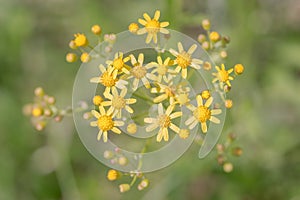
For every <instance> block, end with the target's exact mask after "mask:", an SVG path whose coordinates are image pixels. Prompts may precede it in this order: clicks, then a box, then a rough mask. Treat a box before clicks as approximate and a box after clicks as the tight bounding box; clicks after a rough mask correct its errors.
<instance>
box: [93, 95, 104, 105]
mask: <svg viewBox="0 0 300 200" xmlns="http://www.w3.org/2000/svg"><path fill="white" fill-rule="evenodd" d="M102 102H103V98H102V97H101V96H100V95H96V96H94V98H93V103H94V105H95V106H100V104H101V103H102Z"/></svg>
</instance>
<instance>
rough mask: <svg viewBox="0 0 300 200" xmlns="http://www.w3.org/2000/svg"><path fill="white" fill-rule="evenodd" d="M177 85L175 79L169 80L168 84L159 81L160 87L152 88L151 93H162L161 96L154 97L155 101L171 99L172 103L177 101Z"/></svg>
mask: <svg viewBox="0 0 300 200" xmlns="http://www.w3.org/2000/svg"><path fill="white" fill-rule="evenodd" d="M176 90H177V87H176V85H174V83H173V81H170V80H168V82H167V85H163V84H160V83H158V87H156V88H152V89H151V93H161V94H160V95H159V96H157V97H155V98H154V99H153V102H154V103H160V102H162V101H164V100H166V99H169V102H170V105H172V104H173V103H174V101H175V95H176Z"/></svg>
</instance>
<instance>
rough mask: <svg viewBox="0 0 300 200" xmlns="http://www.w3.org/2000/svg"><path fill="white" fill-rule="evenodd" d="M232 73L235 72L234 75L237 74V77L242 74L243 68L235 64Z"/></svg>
mask: <svg viewBox="0 0 300 200" xmlns="http://www.w3.org/2000/svg"><path fill="white" fill-rule="evenodd" d="M234 72H235V74H237V75H240V74H242V73H243V72H244V66H243V65H242V64H236V65H235V66H234Z"/></svg>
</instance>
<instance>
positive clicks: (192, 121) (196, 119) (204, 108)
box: [185, 95, 222, 133]
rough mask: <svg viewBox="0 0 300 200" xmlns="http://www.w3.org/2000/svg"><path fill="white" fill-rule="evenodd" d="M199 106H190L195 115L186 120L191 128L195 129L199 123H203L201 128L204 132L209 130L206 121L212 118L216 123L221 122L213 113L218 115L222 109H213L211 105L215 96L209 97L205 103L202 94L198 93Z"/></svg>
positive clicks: (186, 123)
mask: <svg viewBox="0 0 300 200" xmlns="http://www.w3.org/2000/svg"><path fill="white" fill-rule="evenodd" d="M196 100H197V105H198V106H197V107H194V106H193V107H188V108H189V109H190V110H191V111H192V112H193V116H191V117H190V118H189V119H188V120H187V121H186V122H185V125H187V126H189V129H193V128H194V127H195V126H196V125H197V124H198V123H200V124H201V129H202V132H203V133H206V132H207V125H206V121H207V120H210V121H211V122H214V123H216V124H219V123H220V120H219V119H218V118H216V117H215V116H213V115H218V114H220V113H221V112H222V110H221V109H213V110H210V109H209V107H210V105H211V104H212V102H213V97H210V98H209V99H207V101H206V102H205V104H203V99H202V97H201V95H197V97H196Z"/></svg>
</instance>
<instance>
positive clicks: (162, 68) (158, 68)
mask: <svg viewBox="0 0 300 200" xmlns="http://www.w3.org/2000/svg"><path fill="white" fill-rule="evenodd" d="M172 64H173V63H172V61H171V60H170V58H169V57H168V58H166V59H165V61H163V60H162V59H161V57H160V56H157V63H156V62H152V63H151V64H149V65H150V66H151V67H155V69H153V70H152V71H151V74H155V73H157V74H158V76H157V79H156V81H157V82H159V83H161V81H162V79H164V81H167V80H168V79H169V76H167V75H168V74H172V73H175V71H174V70H172V69H170V68H169V66H171V65H172Z"/></svg>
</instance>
